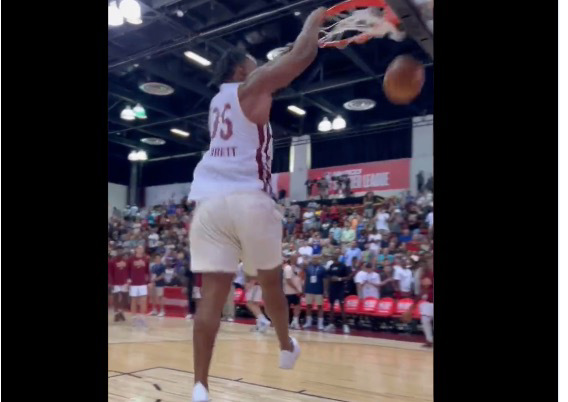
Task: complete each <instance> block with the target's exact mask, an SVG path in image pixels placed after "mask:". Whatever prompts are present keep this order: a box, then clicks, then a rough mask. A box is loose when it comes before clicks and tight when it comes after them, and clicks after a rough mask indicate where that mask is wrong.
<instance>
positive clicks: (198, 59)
mask: <svg viewBox="0 0 568 402" xmlns="http://www.w3.org/2000/svg"><path fill="white" fill-rule="evenodd" d="M183 54H184V55H185V57H187V58H188V59H191V60H193V61H195V62H196V63H198V64H201V65H202V66H204V67H209V66H210V65H211V62H210V61H209V60H207V59H206V58H205V57H202V56H200V55H198V54H197V53H193V52H192V51H190V50H188V51H186V52H183Z"/></svg>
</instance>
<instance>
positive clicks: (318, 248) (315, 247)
mask: <svg viewBox="0 0 568 402" xmlns="http://www.w3.org/2000/svg"><path fill="white" fill-rule="evenodd" d="M309 241H310V244H311V246H312V252H313V255H321V253H322V244H321V237H320V234H319V232H316V233H314V236H313V237H311V238H310V240H309Z"/></svg>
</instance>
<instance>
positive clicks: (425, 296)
mask: <svg viewBox="0 0 568 402" xmlns="http://www.w3.org/2000/svg"><path fill="white" fill-rule="evenodd" d="M420 300H424V303H422V304H420V322H421V324H422V329H423V330H424V335H425V336H426V343H425V344H424V345H422V346H424V347H427V348H431V347H432V346H434V334H433V332H432V321H433V320H434V257H433V256H432V255H431V254H430V255H427V256H426V258H425V264H424V265H423V269H422V275H421V278H420V294H419V295H417V297H416V299H415V300H414V304H413V305H412V307H411V308H410V309H408V311H407V312H406V313H405V314H404V315H403V317H402V320H403V321H404V322H410V321H411V320H412V311H414V309H415V307H416V304H417V303H418V302H419V301H420Z"/></svg>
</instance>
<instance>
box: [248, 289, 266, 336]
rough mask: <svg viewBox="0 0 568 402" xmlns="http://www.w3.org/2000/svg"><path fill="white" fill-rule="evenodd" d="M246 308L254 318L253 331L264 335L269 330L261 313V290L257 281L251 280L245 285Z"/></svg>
mask: <svg viewBox="0 0 568 402" xmlns="http://www.w3.org/2000/svg"><path fill="white" fill-rule="evenodd" d="M245 289H246V294H245V295H246V296H245V298H246V301H247V308H248V309H249V311H250V312H251V313H252V315H254V317H255V318H256V326H255V328H253V330H255V331H258V332H260V333H265V332H266V330H267V329H268V328H270V321H269V320H268V318H266V316H265V315H264V314H263V313H262V310H261V308H260V303H261V302H262V288H261V287H260V284H259V282H258V280H256V279H254V278H251V279H249V281H247V283H246V284H245Z"/></svg>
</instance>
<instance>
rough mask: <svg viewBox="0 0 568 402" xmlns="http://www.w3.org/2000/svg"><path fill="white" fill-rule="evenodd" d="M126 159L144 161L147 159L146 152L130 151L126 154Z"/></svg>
mask: <svg viewBox="0 0 568 402" xmlns="http://www.w3.org/2000/svg"><path fill="white" fill-rule="evenodd" d="M128 160H129V161H131V162H136V161H146V160H148V154H147V153H146V151H132V152H130V153H129V154H128Z"/></svg>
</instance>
